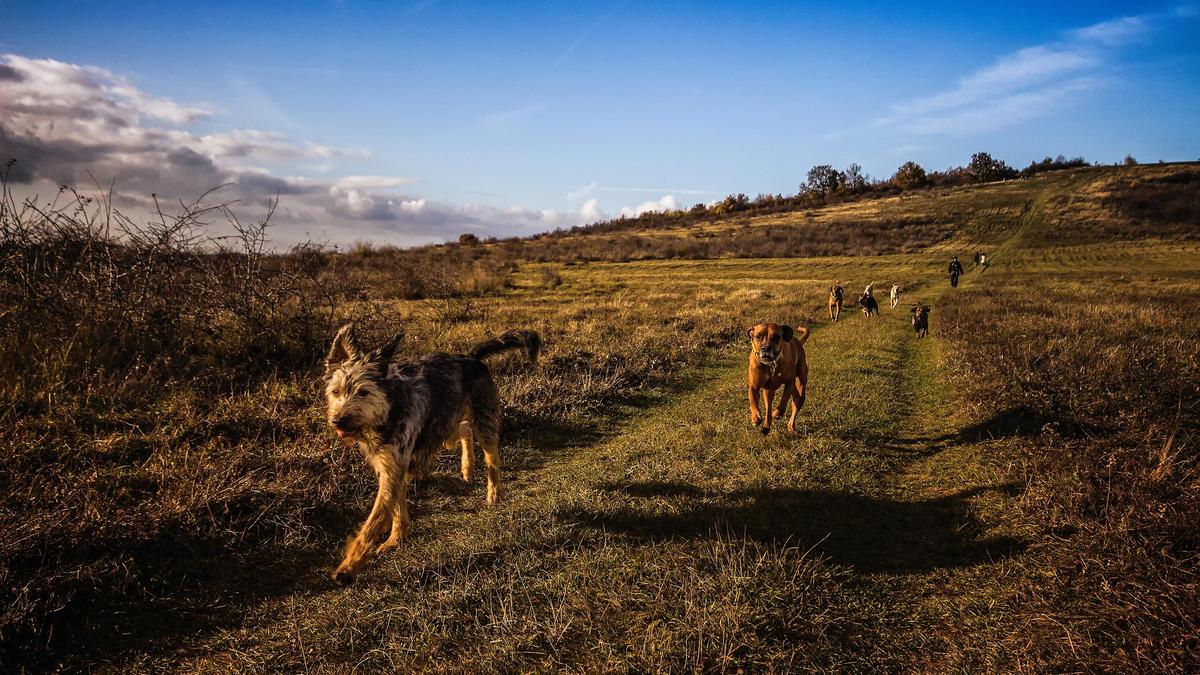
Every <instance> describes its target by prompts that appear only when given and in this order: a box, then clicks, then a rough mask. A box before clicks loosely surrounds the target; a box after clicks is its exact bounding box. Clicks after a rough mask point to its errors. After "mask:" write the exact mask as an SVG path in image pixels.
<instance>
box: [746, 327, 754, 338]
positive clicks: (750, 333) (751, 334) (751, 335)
mask: <svg viewBox="0 0 1200 675" xmlns="http://www.w3.org/2000/svg"><path fill="white" fill-rule="evenodd" d="M746 337H748V338H750V339H751V340H753V339H754V326H750V327H749V328H747V329H746Z"/></svg>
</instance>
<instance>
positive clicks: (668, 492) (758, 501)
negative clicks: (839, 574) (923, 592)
mask: <svg viewBox="0 0 1200 675" xmlns="http://www.w3.org/2000/svg"><path fill="white" fill-rule="evenodd" d="M1017 489H1018V486H1017V485H1016V484H1007V485H999V486H983V487H976V488H972V489H969V490H964V491H962V492H959V493H956V494H953V495H949V496H946V497H941V498H938V499H931V500H926V501H919V502H905V501H896V500H891V499H882V498H878V497H868V496H863V495H856V494H849V493H840V492H826V491H821V490H798V489H792V488H764V489H755V490H740V491H735V492H716V493H706V492H703V491H701V490H699V489H697V488H695V487H693V486H690V485H686V484H681V483H661V482H660V483H631V484H622V485H610V486H607V487H606V488H605V490H606V492H608V494H609V495H610V497H611V499H610V500H608V501H607V502H606V503H605V508H603V509H602V510H599V509H598V510H573V511H568V512H563V513H560V514H559V517H560V518H562V519H563V520H565V521H567V522H572V523H576V524H578V525H581V526H583V527H587V528H597V529H603V530H605V531H606V532H608V533H609V534H619V535H623V536H627V537H629V538H631V539H635V540H636V539H642V540H647V541H669V540H673V539H681V538H682V539H695V538H707V537H711V536H712V534H713V532H714V531H717V532H721V531H727V532H730V533H732V534H734V535H741V536H744V537H746V538H748V539H752V540H755V541H759V542H763V543H767V544H781V545H782V544H785V545H789V546H802V547H806V548H807V547H810V546H811V547H814V551H815V552H816V553H818V554H820V555H822V556H825V557H826V558H828V559H829V560H830V561H832V562H834V563H837V564H842V565H847V566H849V567H852V568H854V569H855V570H857V571H860V572H884V573H907V572H919V571H928V570H934V569H944V568H954V567H963V566H970V565H976V564H979V563H984V562H988V561H994V560H999V559H1002V558H1006V557H1008V556H1011V555H1014V554H1018V553H1021V552H1022V551H1023V550H1024V549H1025V547H1026V543H1025V542H1023V541H1021V540H1018V539H1014V538H1011V537H984V538H980V536H979V535H980V533H981V532H982V527H981V525H980V523H979V522H978V521H977V520H976V519H975V517H974V516H973V515H972V514H971V510H970V508H969V502H970V500H971V498H972V497H975V496H977V495H980V494H983V493H986V492H989V491H1000V492H1006V493H1012V492H1014V491H1016V490H1017ZM609 504H611V507H608V505H609Z"/></svg>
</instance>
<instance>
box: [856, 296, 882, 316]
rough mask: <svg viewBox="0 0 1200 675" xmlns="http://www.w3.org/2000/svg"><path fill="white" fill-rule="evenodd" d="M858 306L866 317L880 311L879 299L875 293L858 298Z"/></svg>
mask: <svg viewBox="0 0 1200 675" xmlns="http://www.w3.org/2000/svg"><path fill="white" fill-rule="evenodd" d="M858 307H859V309H861V310H862V313H863V316H865V317H872V316H875V315H876V314H878V313H879V301H878V300H876V299H875V296H874V295H866V294H864V295H863V296H862V297H861V298H859V299H858Z"/></svg>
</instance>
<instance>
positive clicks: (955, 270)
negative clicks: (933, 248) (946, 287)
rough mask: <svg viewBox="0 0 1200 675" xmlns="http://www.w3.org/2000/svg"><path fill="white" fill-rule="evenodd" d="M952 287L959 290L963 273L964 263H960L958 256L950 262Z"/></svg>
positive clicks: (949, 271)
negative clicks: (960, 277) (959, 279)
mask: <svg viewBox="0 0 1200 675" xmlns="http://www.w3.org/2000/svg"><path fill="white" fill-rule="evenodd" d="M948 273H949V274H950V287H951V288H958V277H959V276H960V275H961V274H962V273H963V266H962V263H960V262H958V256H954V260H951V261H950V269H949V270H948Z"/></svg>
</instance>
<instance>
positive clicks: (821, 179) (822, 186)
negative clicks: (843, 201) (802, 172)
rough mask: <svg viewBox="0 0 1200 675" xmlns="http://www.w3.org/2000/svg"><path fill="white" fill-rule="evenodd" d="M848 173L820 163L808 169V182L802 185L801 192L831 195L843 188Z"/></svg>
mask: <svg viewBox="0 0 1200 675" xmlns="http://www.w3.org/2000/svg"><path fill="white" fill-rule="evenodd" d="M845 182H846V175H845V174H843V173H842V172H841V171H838V170H837V169H835V168H833V167H832V166H830V165H828V164H818V165H817V166H814V167H813V168H811V169H809V170H808V182H806V183H805V184H804V185H801V186H800V192H802V193H811V194H818V195H821V196H825V195H830V194H833V193H834V192H837V191H838V190H839V189H841V187H842V185H843V184H845Z"/></svg>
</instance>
